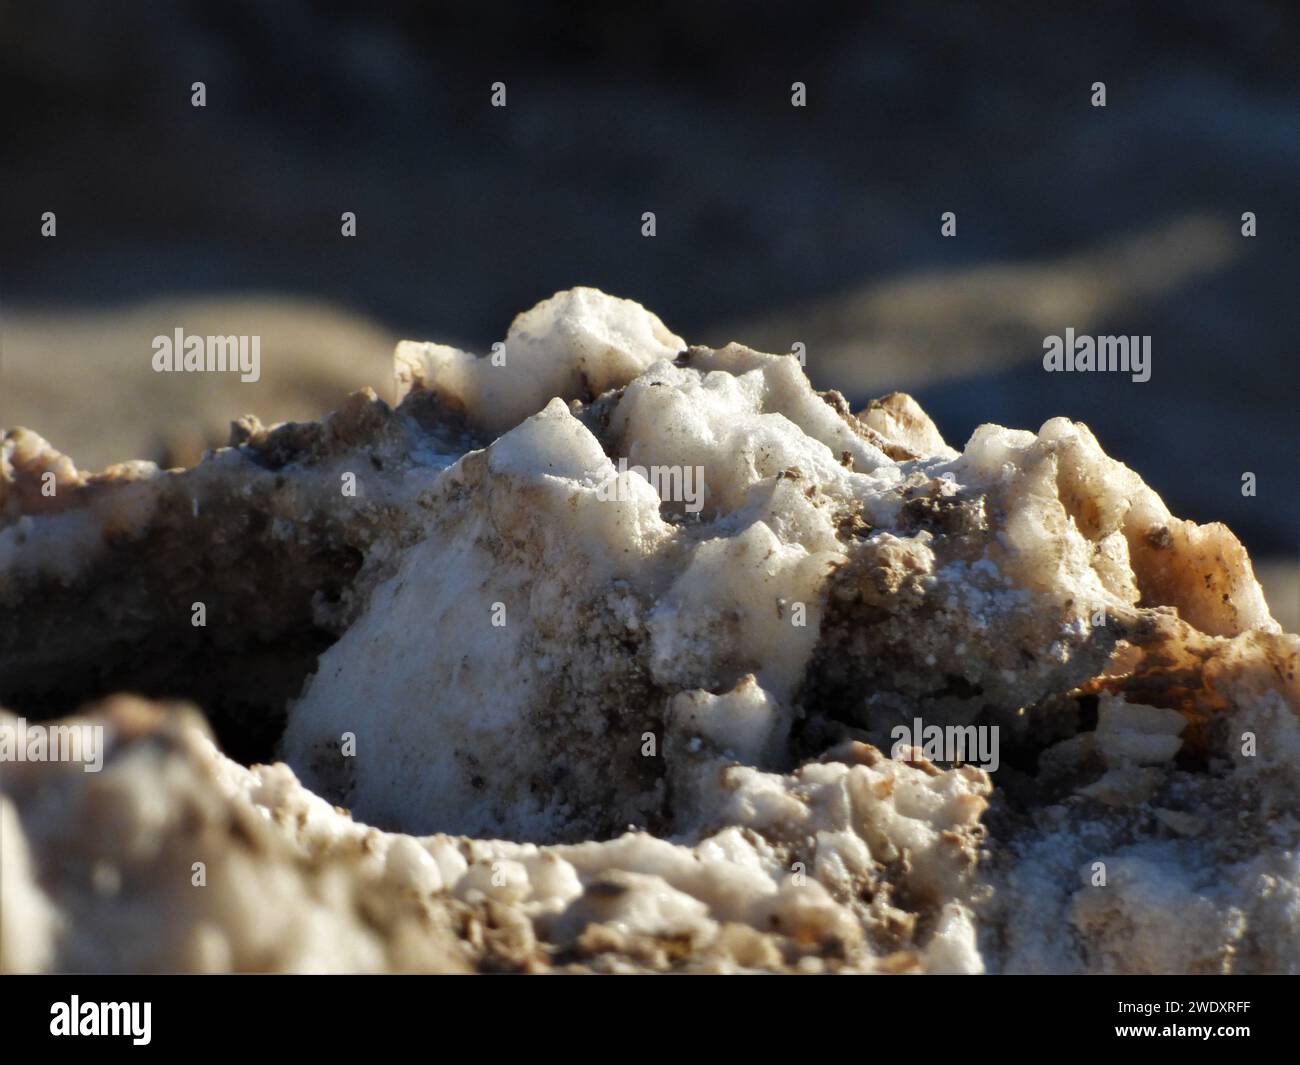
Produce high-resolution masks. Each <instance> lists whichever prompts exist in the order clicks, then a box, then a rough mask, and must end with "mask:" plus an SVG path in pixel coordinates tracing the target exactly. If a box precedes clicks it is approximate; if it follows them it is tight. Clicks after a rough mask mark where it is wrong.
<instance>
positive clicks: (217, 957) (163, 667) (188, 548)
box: [0, 289, 1300, 973]
mask: <svg viewBox="0 0 1300 1065" xmlns="http://www.w3.org/2000/svg"><path fill="white" fill-rule="evenodd" d="M397 365H398V378H399V383H400V386H401V389H402V393H403V398H402V401H401V403H400V405H399V406H397V407H396V408H395V409H390V408H389V407H388V406H387V405H386V404H384V403H383V402H382V401H380V400H378V399H377V398H375V396H374V395H373V394H369V393H358V394H357V395H354V396H353V397H351V399H350V400H349V401H348V403H347V404H346V405H345V406H344V407H343V408H342V409H341V410H340V411H338V412H336V413H334V414H332V415H330V416H328V417H327V418H325V419H324V420H323V421H322V422H320V423H317V424H307V425H284V426H279V427H276V428H272V429H266V428H264V427H262V426H261V425H260V424H259V423H257V421H256V419H253V418H245V419H243V420H242V421H241V422H239V423H237V424H236V426H235V434H234V435H235V439H234V440H233V441H232V446H231V447H230V448H227V449H223V450H221V451H218V452H216V453H214V454H212V455H211V456H210V457H209V458H208V459H207V460H206V461H205V462H203V463H202V464H200V465H199V466H197V467H196V468H194V469H191V470H186V471H168V472H162V471H159V470H157V469H155V468H153V467H151V466H148V465H146V464H130V465H126V466H120V467H114V468H112V469H109V470H107V471H105V472H104V473H102V474H99V475H86V474H84V473H81V472H79V471H78V470H77V469H76V468H75V466H74V465H73V464H72V462H71V461H69V460H68V459H67V458H65V457H64V456H62V455H60V454H59V453H57V452H56V451H54V450H53V449H52V448H51V447H50V446H49V445H47V444H46V443H45V442H44V441H43V440H41V439H40V438H39V437H37V436H36V435H35V434H33V433H30V432H27V431H25V430H21V429H20V430H16V431H12V432H9V433H6V434H5V435H4V438H3V445H2V447H0V610H3V612H4V617H5V623H4V625H3V626H2V627H0V698H3V699H4V701H6V702H7V703H8V704H9V705H10V706H11V708H12V709H13V710H15V711H16V712H19V713H22V714H24V715H25V716H26V717H27V718H28V719H30V720H36V719H37V718H39V717H42V716H48V715H51V714H56V713H67V712H68V711H69V710H71V709H73V708H74V707H75V706H76V705H77V704H78V703H79V702H80V701H82V700H84V699H87V698H89V697H92V696H96V695H102V694H103V693H105V692H109V691H113V690H134V691H139V692H145V693H152V694H154V695H162V694H182V695H185V696H187V697H188V698H189V699H191V700H193V701H194V702H196V703H198V704H199V706H200V707H201V708H202V710H203V712H204V714H205V715H206V718H207V721H205V720H204V718H203V717H200V716H199V715H198V714H197V713H196V712H195V711H194V710H192V709H187V708H185V707H183V706H177V705H173V704H170V703H154V702H148V701H145V700H142V699H139V698H133V697H125V696H118V697H116V698H113V699H110V700H108V701H106V702H99V703H95V704H93V705H90V706H88V707H87V708H86V710H85V711H84V712H83V713H84V714H85V716H84V717H82V718H78V719H76V723H84V722H90V723H96V724H100V725H102V726H103V727H104V730H105V733H104V734H105V738H106V739H105V742H106V744H107V753H106V756H105V764H104V768H103V771H102V772H100V773H86V772H84V771H83V767H82V766H80V765H77V764H75V763H55V762H47V763H42V762H32V761H28V762H3V763H0V774H2V775H0V849H2V851H3V866H2V873H0V876H2V877H3V880H2V881H0V884H2V888H3V890H2V892H0V903H2V907H0V918H2V920H0V936H2V938H0V969H3V970H5V971H22V970H50V969H53V970H68V969H71V970H169V971H171V970H185V971H225V970H280V971H304V970H305V971H411V970H437V971H502V970H504V971H523V972H546V971H556V970H560V971H564V970H576V971H597V972H624V971H722V972H735V971H754V970H776V971H799V972H821V971H850V972H887V973H897V972H961V973H972V972H1021V973H1024V972H1075V971H1082V972H1097V973H1101V972H1160V973H1164V972H1227V971H1232V972H1252V971H1266V972H1300V849H1298V844H1300V719H1298V716H1297V715H1298V714H1300V682H1298V681H1297V679H1296V666H1297V658H1298V657H1300V638H1297V637H1295V636H1291V635H1285V634H1283V633H1281V632H1280V630H1279V627H1278V625H1277V624H1276V623H1275V622H1274V621H1273V619H1272V618H1271V616H1270V614H1269V610H1268V607H1267V605H1266V603H1265V601H1264V598H1263V595H1262V593H1261V591H1260V588H1259V585H1258V584H1257V583H1256V581H1255V579H1254V576H1253V573H1252V571H1251V566H1250V561H1249V559H1248V558H1247V556H1246V553H1245V551H1244V550H1243V549H1242V547H1241V545H1240V543H1239V542H1238V541H1237V540H1236V538H1235V537H1234V536H1233V535H1232V533H1231V532H1229V531H1228V529H1226V528H1225V527H1223V526H1221V525H1205V526H1197V525H1195V524H1192V523H1190V522H1186V521H1182V520H1179V519H1177V518H1175V517H1173V516H1172V515H1170V513H1169V512H1168V510H1167V509H1166V508H1165V506H1164V504H1163V503H1162V502H1161V501H1160V499H1159V497H1158V496H1157V495H1156V494H1155V493H1154V492H1153V491H1151V489H1149V488H1148V487H1146V486H1145V485H1144V484H1143V483H1142V481H1141V480H1140V479H1139V478H1138V476H1137V475H1136V474H1135V473H1133V472H1132V471H1131V470H1129V469H1128V468H1127V467H1125V466H1124V465H1122V464H1120V463H1118V462H1115V461H1113V460H1111V459H1109V458H1108V457H1107V456H1106V455H1105V454H1104V453H1103V452H1102V450H1101V448H1100V447H1099V446H1098V444H1097V441H1096V440H1095V439H1094V438H1093V436H1092V434H1091V433H1089V431H1088V430H1087V429H1086V428H1085V427H1084V426H1082V425H1078V424H1075V423H1071V422H1069V421H1067V420H1065V419H1059V418H1058V419H1054V420H1052V421H1050V422H1048V423H1047V424H1046V425H1044V426H1043V427H1042V429H1041V430H1040V431H1039V432H1038V433H1036V434H1035V433H1030V432H1024V431H1017V430H1010V429H1003V428H999V427H997V426H992V425H985V426H982V427H981V428H980V429H978V430H977V431H976V433H975V434H974V435H973V437H972V438H971V440H970V441H969V442H968V444H967V445H966V447H965V449H964V450H963V451H961V452H958V451H956V450H954V449H952V448H950V447H949V446H947V445H946V444H945V443H944V441H943V440H942V438H941V437H940V435H939V433H938V431H937V430H936V428H935V426H934V425H933V424H932V423H931V422H930V420H929V419H928V418H927V417H926V415H925V414H924V413H923V412H922V411H921V409H920V408H919V407H918V406H917V404H916V403H915V402H914V401H913V400H911V399H910V398H909V397H907V396H905V395H901V394H895V395H892V396H888V397H886V398H884V399H882V400H878V401H876V402H874V403H872V404H870V405H869V406H868V407H867V408H866V409H865V410H863V411H861V412H859V413H857V414H854V413H852V412H851V410H850V409H849V407H848V405H847V404H846V403H845V401H844V400H843V398H842V397H841V396H839V395H838V394H837V393H834V392H830V393H818V392H816V391H814V390H813V388H812V387H811V385H810V384H809V382H808V380H807V378H806V377H805V375H804V373H803V371H802V368H801V367H800V365H799V363H798V361H797V360H796V359H794V358H792V357H790V356H778V355H767V354H762V353H760V352H756V351H751V350H750V349H748V348H745V347H742V346H740V345H737V344H731V345H728V346H727V347H725V348H722V349H719V350H710V349H706V348H700V347H688V346H687V345H686V344H685V342H683V341H682V340H681V339H680V338H679V337H677V336H674V335H673V334H672V333H670V332H669V331H668V330H667V329H666V328H665V327H664V325H663V324H662V323H661V322H660V321H659V319H658V318H656V317H655V316H654V315H652V314H650V313H648V312H647V311H645V310H644V309H642V308H641V307H640V306H638V305H637V304H635V303H631V302H628V301H624V300H617V299H613V298H611V297H608V296H605V295H604V294H602V293H599V292H596V291H594V290H591V289H576V290H573V291H571V292H565V293H560V294H559V295H557V296H555V297H553V298H552V299H550V300H547V301H545V302H543V303H542V304H539V305H538V306H537V307H535V308H533V309H532V310H531V311H529V312H527V313H525V314H523V315H521V316H520V317H519V318H517V319H516V321H515V322H514V324H513V326H512V327H511V330H510V333H509V336H508V338H507V341H506V343H505V345H504V348H503V349H499V350H498V351H497V352H496V353H495V355H494V357H490V358H489V357H484V358H475V357H473V356H471V355H469V354H467V353H464V352H459V351H455V350H453V349H449V348H446V347H440V346H435V345H420V344H409V343H404V344H402V345H401V346H400V347H399V349H398V354H397ZM1169 446H1174V445H1173V443H1172V442H1171V443H1170V445H1169ZM620 459H624V460H626V461H625V462H624V463H622V466H623V468H624V469H625V471H626V472H622V473H620V472H619V469H620V464H619V460H620ZM629 467H639V468H641V469H643V470H645V471H647V476H646V477H643V476H641V473H640V472H638V471H637V470H636V469H632V468H629ZM696 470H698V471H701V472H702V485H703V494H702V496H701V497H700V505H699V506H697V507H694V508H692V507H690V506H689V505H688V504H686V503H684V501H683V499H681V498H667V499H665V498H662V496H661V493H659V492H656V490H655V488H654V487H652V484H651V479H653V478H652V476H651V475H653V474H655V473H660V474H662V473H663V472H664V471H669V473H670V474H671V475H672V476H676V477H677V478H678V480H677V481H675V482H670V483H674V484H677V485H678V486H679V487H681V486H684V485H685V484H686V483H687V482H686V481H685V480H683V478H685V477H687V476H688V475H689V473H690V472H691V471H696ZM45 474H51V475H52V478H51V477H43V475H45ZM349 478H351V480H352V482H353V483H355V486H356V491H355V494H354V495H353V494H349V493H348V492H347V491H346V490H344V489H343V488H341V485H347V484H348V483H349ZM51 480H52V481H53V482H54V483H56V484H57V492H56V493H55V494H54V495H53V496H51V495H50V494H49V493H48V492H42V490H41V489H42V485H43V484H47V483H49V482H50V481H51ZM670 496H671V493H670ZM195 603H203V604H204V606H205V609H206V612H207V624H206V626H203V627H195V626H194V625H193V624H191V620H192V618H191V611H192V609H193V605H194V604H195ZM916 719H921V720H922V721H924V722H926V723H929V724H934V725H939V726H944V727H950V728H955V727H957V726H976V727H977V728H980V729H992V728H993V727H995V726H996V728H997V729H998V733H997V735H998V736H999V737H1000V747H1001V751H1000V762H999V765H998V767H997V769H996V770H995V771H992V772H986V771H985V770H984V769H981V768H976V767H975V766H972V765H951V764H948V763H941V764H935V762H934V761H932V760H928V759H927V758H926V757H923V756H922V752H921V751H918V750H916V749H913V748H911V747H902V748H898V749H895V747H894V746H893V744H892V743H891V735H892V734H893V730H894V729H895V728H896V727H897V726H898V725H900V724H907V725H910V724H911V723H912V722H914V721H915V720H916ZM4 721H5V723H7V724H9V725H11V726H15V727H16V726H18V725H19V724H20V722H19V720H18V718H16V717H13V716H7V717H5V718H4ZM208 722H210V725H209V723H208ZM211 730H215V736H216V739H217V741H219V744H220V746H221V747H223V748H224V749H225V750H226V751H228V752H231V753H234V754H236V755H238V756H239V757H241V758H244V759H245V760H246V761H252V760H254V759H256V758H262V759H265V758H266V756H267V755H269V754H270V753H271V752H272V750H274V751H275V752H276V753H278V755H279V757H280V758H281V759H282V761H281V762H277V763H275V764H272V765H264V764H262V765H253V766H252V767H251V768H245V767H244V766H243V765H240V764H238V763H237V762H235V761H233V760H231V759H230V758H228V757H226V755H223V754H222V753H221V751H220V749H219V747H218V743H215V742H214V739H213V731H211ZM891 754H893V755H896V757H891V756H890V755H891ZM336 804H337V805H336ZM345 807H346V809H344V808H345ZM354 818H355V819H354ZM195 863H201V872H199V871H197V870H198V869H199V867H198V866H196V864H195ZM200 879H201V880H202V881H203V882H202V884H201V885H200V884H198V883H196V880H200Z"/></svg>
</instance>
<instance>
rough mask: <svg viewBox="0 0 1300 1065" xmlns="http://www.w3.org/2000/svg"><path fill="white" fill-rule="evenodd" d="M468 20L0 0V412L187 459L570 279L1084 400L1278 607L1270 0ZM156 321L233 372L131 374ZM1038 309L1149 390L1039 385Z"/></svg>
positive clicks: (1275, 12) (985, 396)
mask: <svg viewBox="0 0 1300 1065" xmlns="http://www.w3.org/2000/svg"><path fill="white" fill-rule="evenodd" d="M480 6H482V5H473V4H457V5H449V6H445V7H444V6H441V5H434V4H423V3H371V4H344V3H309V2H304V0H299V2H290V0H279V2H274V3H272V2H263V3H251V2H238V0H234V2H232V0H227V2H223V3H200V2H196V0H188V2H187V0H180V2H174V3H168V4H128V3H89V2H83V3H77V2H71V0H44V2H29V3H19V2H8V0H0V101H2V103H3V118H2V120H0V121H2V123H3V125H2V127H0V145H3V147H2V148H0V151H2V152H3V157H2V162H0V249H2V250H0V425H14V424H23V425H27V426H29V427H30V428H33V429H36V430H37V431H39V432H41V433H42V434H43V435H45V436H46V437H48V438H49V439H51V441H52V442H53V443H55V445H56V446H58V447H60V448H61V449H62V450H65V451H67V452H69V453H70V454H72V455H73V456H74V458H76V459H77V460H78V462H79V463H80V464H82V465H83V466H100V465H103V464H105V463H108V462H112V461H117V460H121V459H126V458H132V457H149V458H157V459H161V460H164V461H168V462H189V461H194V460H195V459H196V458H197V456H198V454H199V453H200V451H201V449H202V447H203V446H206V445H208V444H210V443H212V442H213V441H214V440H219V439H221V438H222V437H223V436H224V426H225V425H226V424H227V423H228V422H229V420H230V419H231V418H232V417H235V416H236V415H238V414H241V413H243V412H245V411H246V410H251V411H253V412H255V413H257V414H259V415H260V416H261V417H262V418H263V420H265V421H272V420H279V419H282V418H303V417H312V416H315V415H316V414H318V413H320V412H321V411H322V410H324V409H327V408H329V407H331V406H333V405H335V404H336V403H337V402H338V399H339V398H340V397H341V396H342V395H343V394H344V393H345V392H346V391H348V390H349V389H351V388H355V387H358V386H359V385H361V384H372V385H374V386H376V387H377V388H379V389H380V390H381V392H383V393H386V392H387V390H388V387H389V385H388V366H389V358H390V354H391V347H392V344H393V342H394V341H395V340H396V339H397V338H399V337H403V336H405V337H413V338H418V339H433V340H442V341H446V342H450V343H456V344H459V345H461V346H467V347H470V348H472V349H474V350H484V349H486V348H487V347H488V346H489V345H490V343H491V342H492V341H493V340H496V339H500V338H501V337H502V336H503V334H504V331H505V329H506V327H507V325H508V324H509V321H510V318H511V317H512V315H513V314H514V313H515V312H517V311H520V310H522V309H525V308H526V307H529V306H531V305H532V304H533V303H535V302H536V301H537V300H538V299H540V298H542V297H545V296H547V295H549V294H551V293H552V292H554V291H556V290H558V289H561V288H567V287H570V286H573V285H576V284H586V285H595V286H597V287H600V288H602V289H605V290H606V291H608V292H611V293H614V294H617V295H621V296H628V297H632V298H635V299H637V300H639V301H641V302H642V303H644V304H645V305H646V306H647V307H649V308H650V309H652V310H654V311H655V312H657V313H658V314H659V315H660V316H661V317H662V318H663V319H664V321H665V322H666V323H667V324H668V325H669V326H670V327H671V328H672V329H673V330H674V331H676V332H678V333H679V334H681V335H683V336H685V337H686V338H687V339H688V340H690V341H692V342H699V343H711V344H721V343H724V342H726V341H727V340H730V339H739V340H742V341H745V342H747V343H750V344H751V345H753V346H755V347H761V348H765V349H767V350H788V349H789V348H790V345H791V344H792V343H794V342H795V341H802V342H803V343H804V344H805V346H806V349H807V364H808V370H809V373H810V374H811V375H812V377H813V379H814V380H815V381H816V382H817V383H818V384H819V385H822V386H824V387H837V388H839V389H840V390H841V391H843V392H845V393H846V394H847V395H848V396H849V397H850V398H851V399H852V400H854V401H855V402H862V401H865V400H866V399H867V398H869V397H871V396H873V395H877V394H880V393H883V392H886V391H889V390H891V389H894V388H903V389H906V390H908V391H911V392H912V393H913V394H915V395H916V396H917V397H918V398H919V399H920V401H921V402H922V404H923V405H924V406H925V407H926V408H927V409H928V410H930V411H931V412H932V414H933V415H934V416H935V418H936V420H937V421H938V422H939V424H940V427H941V428H942V429H943V430H944V432H945V434H946V435H947V437H948V438H949V440H950V442H952V443H954V444H955V445H957V446H961V445H962V444H963V443H964V442H965V440H966V438H967V437H968V436H969V434H970V432H971V431H972V430H973V429H974V427H975V426H976V425H978V424H979V423H981V422H984V421H996V422H1000V423H1002V424H1008V425H1015V426H1021V427H1026V428H1033V429H1036V428H1037V427H1038V426H1039V425H1041V423H1042V422H1043V421H1044V420H1046V419H1047V418H1049V417H1051V416H1054V415H1058V414H1062V415H1067V416H1069V417H1072V418H1076V419H1081V420H1083V421H1086V422H1087V423H1088V424H1089V425H1090V426H1091V427H1092V428H1093V430H1094V431H1095V432H1096V434H1097V436H1098V437H1099V439H1100V440H1101V442H1102V445H1103V446H1104V447H1105V448H1106V449H1107V450H1108V451H1109V452H1110V453H1111V454H1113V455H1115V456H1117V457H1119V458H1121V459H1123V460H1124V461H1126V462H1128V463H1129V464H1130V465H1132V466H1134V467H1135V468H1136V469H1137V470H1138V471H1139V472H1140V473H1141V474H1142V475H1143V476H1144V477H1145V478H1146V479H1147V480H1148V481H1149V483H1151V484H1152V485H1153V486H1154V487H1155V488H1156V489H1157V490H1158V491H1160V492H1161V494H1162V495H1163V496H1164V497H1165V499H1166V501H1167V502H1168V503H1169V504H1170V506H1171V508H1172V509H1173V510H1174V511H1175V513H1178V514H1180V515H1182V516H1186V517H1192V518H1195V519H1197V520H1200V521H1207V520H1226V521H1227V522H1228V523H1229V524H1230V525H1232V526H1233V528H1234V529H1235V530H1236V531H1237V532H1238V533H1239V535H1241V536H1242V538H1243V539H1244V540H1245V541H1246V543H1247V545H1248V547H1250V549H1251V551H1252V553H1253V554H1255V555H1256V556H1257V557H1258V558H1260V559H1261V560H1262V562H1261V565H1262V568H1264V569H1265V570H1267V580H1268V582H1269V590H1270V595H1271V596H1272V597H1273V599H1274V601H1275V606H1276V607H1277V609H1278V610H1279V611H1280V612H1282V613H1285V614H1287V615H1288V616H1291V617H1294V616H1295V615H1296V614H1300V601H1298V600H1300V589H1298V587H1297V584H1296V580H1295V574H1296V565H1295V560H1296V557H1297V542H1298V540H1300V491H1298V488H1300V420H1298V419H1297V408H1298V406H1300V371H1298V369H1297V361H1298V359H1300V329H1298V325H1300V323H1298V320H1297V313H1296V312H1297V305H1298V304H1300V270H1298V269H1297V254H1296V253H1297V232H1298V230H1297V222H1300V217H1298V216H1300V198H1298V194H1300V5H1297V4H1295V3H1231V4H1228V3H1222V2H1205V0H1183V2H1178V3H1144V4H1132V3H1105V2H1102V3H1095V2H1091V3H1086V4H1084V3H1065V4H1052V5H1042V4H1025V5H1014V4H998V5H977V4H974V3H927V2H912V3H884V4H874V5H870V6H867V5H860V6H858V7H856V8H852V9H848V8H835V7H828V6H822V5H817V4H809V3H797V4H777V3H769V2H761V0H760V2H751V3H748V4H745V5H743V6H740V5H735V6H733V5H706V4H701V3H698V2H697V3H663V4H654V5H642V6H641V7H640V8H639V9H637V10H625V9H622V5H615V4H573V5H563V6H555V7H549V8H542V7H537V6H531V5H530V6H526V7H524V6H521V8H520V9H519V10H518V11H514V12H511V11H505V10H503V9H502V7H501V6H500V5H492V6H491V8H490V11H491V14H490V15H488V14H480V13H479V12H478V10H477V8H479V7H480ZM195 81H202V82H204V83H205V85H206V92H207V106H206V107H204V108H195V107H192V106H191V84H192V83H193V82H195ZM498 81H500V82H504V83H505V84H506V89H507V103H508V106H507V107H505V108H504V109H500V108H493V107H491V106H490V96H491V85H492V83H493V82H498ZM795 81H801V82H804V83H805V84H806V86H807V106H806V107H804V108H795V107H792V106H791V83H792V82H795ZM1097 81H1102V82H1105V84H1106V93H1107V106H1106V107H1105V108H1095V107H1093V106H1092V105H1091V96H1092V84H1093V82H1097ZM44 211H54V212H55V213H56V215H57V226H58V235H57V237H56V238H55V239H46V238H42V237H41V235H40V226H41V219H40V216H41V214H42V212H44ZM344 211H354V212H356V215H357V236H356V237H355V238H344V237H343V236H341V234H340V224H341V223H340V215H341V213H342V212H344ZM644 211H654V212H655V214H656V217H657V226H658V233H657V236H655V237H654V238H653V239H647V238H644V237H642V236H641V215H642V212H644ZM944 211H954V212H956V214H957V236H956V237H954V238H950V239H945V238H943V237H941V236H940V215H941V213H942V212H944ZM1245 211H1252V212H1254V213H1255V215H1256V216H1257V219H1258V223H1257V224H1258V235H1257V236H1255V237H1253V238H1246V237H1243V236H1242V235H1241V215H1242V213H1243V212H1245ZM177 326H181V327H184V328H185V329H186V330H187V331H188V332H193V333H198V332H204V333H207V332H218V331H219V332H221V333H258V334H260V335H261V336H262V338H263V340H262V364H263V379H262V381H261V382H259V383H258V384H256V385H250V384H238V383H235V382H230V381H224V380H222V381H218V380H210V379H202V380H199V381H197V382H196V380H195V379H194V378H190V377H188V376H186V375H175V377H173V378H168V377H167V376H166V375H157V374H154V373H152V371H151V369H150V366H149V358H150V355H151V353H152V352H151V348H150V340H151V338H152V337H153V336H154V335H156V334H157V333H164V332H165V333H170V332H171V331H172V330H174V329H175V328H176V327H177ZM1067 326H1073V327H1074V328H1075V329H1076V330H1077V331H1078V332H1080V333H1091V334H1107V333H1119V334H1124V335H1132V334H1149V335H1151V337H1152V348H1153V368H1152V377H1151V380H1150V381H1149V382H1147V383H1145V384H1135V383H1133V382H1131V381H1130V380H1129V379H1128V377H1127V376H1125V375H1118V374H1109V375H1108V374H1093V375H1091V376H1090V375H1085V374H1046V373H1044V372H1043V370H1042V368H1041V361H1040V360H1041V356H1042V342H1043V337H1044V336H1045V335H1047V334H1049V333H1061V332H1063V330H1064V329H1065V328H1066V327H1067ZM1246 471H1250V472H1254V473H1255V474H1256V476H1257V478H1258V494H1257V495H1256V496H1255V497H1253V498H1249V497H1244V496H1243V495H1242V493H1241V477H1242V474H1243V472H1246ZM1292 624H1293V625H1294V624H1295V622H1294V621H1293V622H1292Z"/></svg>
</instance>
